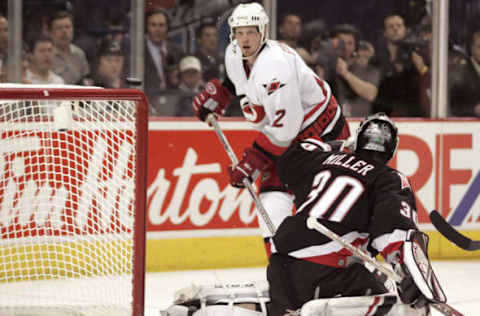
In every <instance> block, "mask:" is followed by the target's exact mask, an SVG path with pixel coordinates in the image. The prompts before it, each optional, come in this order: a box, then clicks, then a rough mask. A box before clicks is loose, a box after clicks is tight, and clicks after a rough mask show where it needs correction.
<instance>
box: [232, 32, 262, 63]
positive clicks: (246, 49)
mask: <svg viewBox="0 0 480 316" xmlns="http://www.w3.org/2000/svg"><path fill="white" fill-rule="evenodd" d="M235 38H236V39H237V42H238V45H239V46H240V49H241V50H242V54H243V56H244V57H250V56H253V55H254V54H255V53H256V52H257V50H258V48H259V46H260V42H261V38H262V34H261V33H260V32H259V31H258V29H257V27H256V26H240V27H236V28H235Z"/></svg>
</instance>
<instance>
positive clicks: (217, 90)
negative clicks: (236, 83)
mask: <svg viewBox="0 0 480 316" xmlns="http://www.w3.org/2000/svg"><path fill="white" fill-rule="evenodd" d="M232 99H233V96H232V94H231V93H230V91H229V90H228V89H227V88H225V87H224V86H223V85H222V84H221V83H220V81H218V79H212V80H210V81H209V82H207V85H206V86H205V88H204V89H203V90H202V91H200V92H199V93H198V94H197V95H196V96H195V97H194V98H193V102H192V106H193V111H194V112H195V115H196V116H197V117H198V118H199V119H200V120H202V121H205V120H206V119H207V116H208V114H210V113H214V114H215V115H219V116H222V115H224V114H225V110H226V109H227V106H228V104H229V103H230V101H231V100H232Z"/></svg>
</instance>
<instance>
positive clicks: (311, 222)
mask: <svg viewBox="0 0 480 316" xmlns="http://www.w3.org/2000/svg"><path fill="white" fill-rule="evenodd" d="M307 227H308V228H309V229H314V230H316V231H318V232H320V233H322V234H323V235H325V236H327V237H328V238H330V239H331V240H334V241H336V242H338V243H339V244H341V245H342V246H343V247H345V248H346V249H348V250H349V251H350V252H352V254H353V255H354V256H355V257H357V258H359V259H361V260H362V261H363V263H364V265H365V267H366V268H367V270H369V271H374V269H377V270H378V271H380V272H382V273H383V274H384V275H386V276H387V277H389V278H391V279H393V280H394V281H395V282H397V283H400V281H401V280H402V277H401V276H400V275H398V274H397V273H396V272H395V271H393V270H392V269H390V268H388V267H386V266H384V265H381V264H379V263H378V262H377V261H376V260H375V259H373V258H372V257H370V255H369V254H367V253H366V252H365V251H363V250H362V249H360V248H358V247H355V246H354V245H352V244H351V243H349V242H348V241H346V240H345V239H343V238H342V237H340V236H339V235H337V234H336V233H334V232H333V231H331V230H330V229H328V228H327V227H325V226H324V225H322V224H320V223H319V222H318V221H317V219H316V218H315V217H313V216H310V217H308V219H307ZM430 305H431V306H432V307H433V308H435V309H436V310H437V311H439V312H440V313H442V314H443V315H446V316H464V315H463V314H462V313H461V312H459V311H457V310H456V309H454V308H453V307H451V306H450V305H448V304H446V303H435V304H432V303H431V304H430Z"/></svg>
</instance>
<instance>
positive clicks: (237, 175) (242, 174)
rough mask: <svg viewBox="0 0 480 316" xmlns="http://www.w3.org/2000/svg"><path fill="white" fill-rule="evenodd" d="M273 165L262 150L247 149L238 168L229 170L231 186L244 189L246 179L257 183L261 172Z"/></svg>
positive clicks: (234, 167) (233, 167) (232, 167)
mask: <svg viewBox="0 0 480 316" xmlns="http://www.w3.org/2000/svg"><path fill="white" fill-rule="evenodd" d="M272 164H273V162H272V160H270V158H268V157H267V156H266V155H265V154H263V153H262V152H261V151H260V150H258V149H256V148H253V147H250V148H247V149H245V151H244V152H243V155H242V160H240V161H239V162H238V164H237V165H236V166H230V167H228V168H227V171H228V174H229V176H230V184H231V185H232V186H234V187H236V188H244V187H245V185H244V184H243V180H244V179H249V180H250V181H251V182H253V181H255V179H256V177H257V176H258V173H259V171H266V170H267V169H268V168H269V167H270V166H271V165H272Z"/></svg>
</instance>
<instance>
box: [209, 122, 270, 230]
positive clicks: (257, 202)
mask: <svg viewBox="0 0 480 316" xmlns="http://www.w3.org/2000/svg"><path fill="white" fill-rule="evenodd" d="M207 122H208V123H209V124H210V125H211V126H212V127H213V129H214V130H215V133H217V136H218V139H219V140H220V143H222V145H223V148H224V149H225V152H226V153H227V155H228V157H230V160H231V161H232V163H233V165H237V164H238V159H237V156H235V153H234V152H233V149H232V146H230V143H229V142H228V139H227V137H225V134H224V133H223V131H222V129H221V128H220V125H219V124H218V122H217V120H216V119H215V116H214V115H213V114H209V115H208V116H207ZM243 184H244V185H245V188H247V190H248V193H250V196H251V197H252V199H253V201H254V202H255V206H256V207H257V210H258V213H260V216H261V217H262V219H263V220H264V221H265V224H266V225H267V227H268V230H269V231H270V233H271V234H272V235H274V234H275V226H274V225H273V222H272V220H271V219H270V217H269V216H268V213H267V211H266V210H265V208H264V207H263V204H262V202H261V201H260V199H259V197H258V196H257V193H255V189H254V188H253V185H252V183H251V182H250V180H249V179H247V178H245V179H243Z"/></svg>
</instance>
